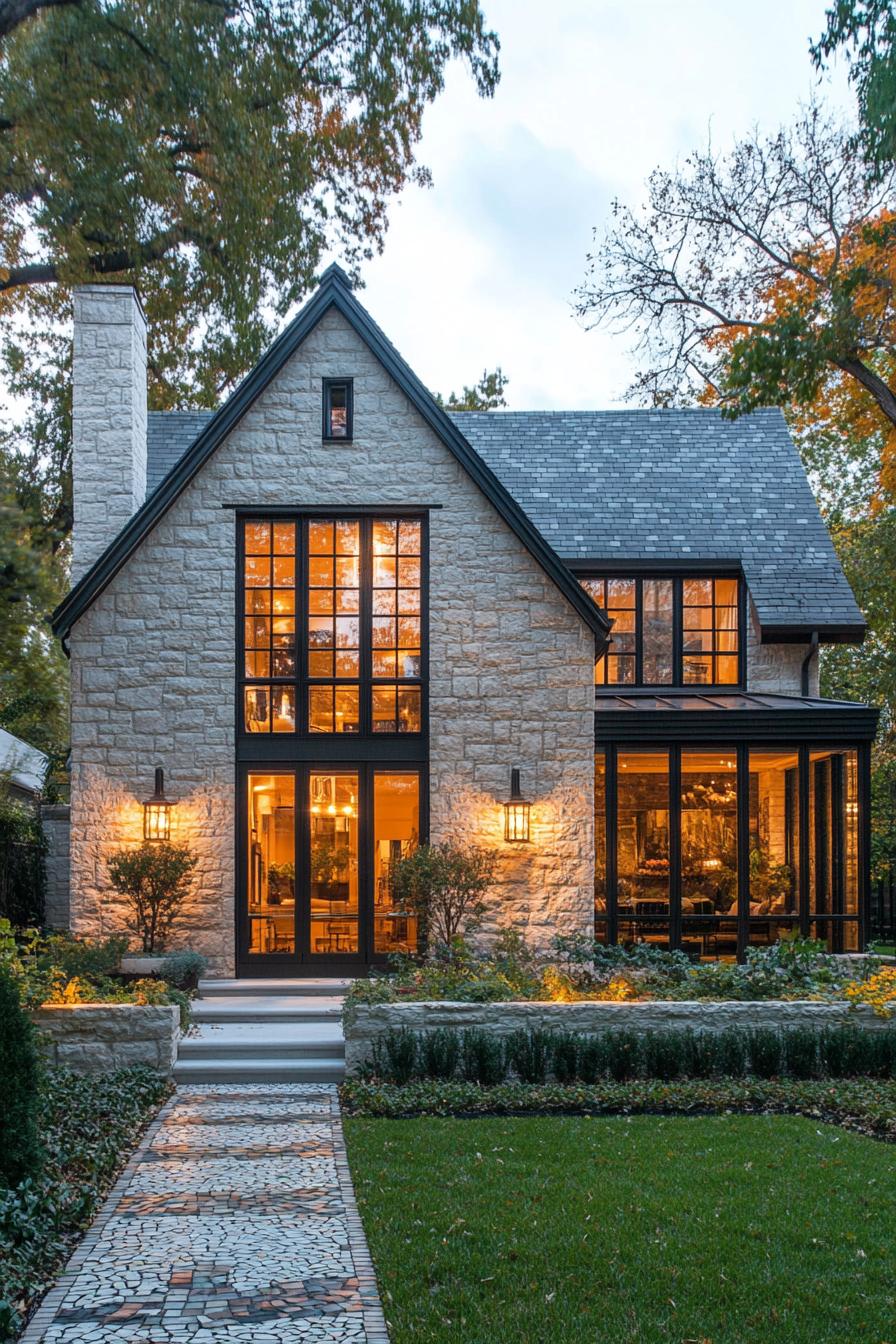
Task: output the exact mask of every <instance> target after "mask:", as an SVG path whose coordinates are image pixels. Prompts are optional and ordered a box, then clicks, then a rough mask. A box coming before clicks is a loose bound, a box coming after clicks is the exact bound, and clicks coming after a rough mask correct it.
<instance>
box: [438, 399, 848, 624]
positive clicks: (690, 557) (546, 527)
mask: <svg viewBox="0 0 896 1344" xmlns="http://www.w3.org/2000/svg"><path fill="white" fill-rule="evenodd" d="M454 419H455V423H456V424H457V425H458V426H459V427H460V428H461V429H462V430H463V433H464V436H465V438H466V439H468V440H469V442H470V444H471V445H472V446H473V447H474V448H475V449H476V451H477V452H478V453H479V455H480V457H482V458H484V459H485V461H486V462H487V463H488V464H489V466H490V467H491V469H492V471H493V472H494V473H495V474H496V475H497V476H498V477H500V479H501V480H502V481H503V483H504V485H505V486H506V487H507V489H508V490H509V491H510V493H511V494H512V495H513V497H514V499H515V500H516V501H517V503H519V504H520V505H521V507H522V508H523V509H525V511H526V513H527V514H528V516H529V517H530V518H531V519H532V522H533V523H534V524H535V526H536V527H537V528H538V529H539V531H540V532H541V534H542V535H543V536H544V537H545V538H546V539H547V541H548V542H550V544H551V545H552V546H553V547H554V549H555V550H556V551H557V553H558V555H560V556H562V558H563V559H564V560H565V561H567V562H583V561H591V562H595V563H596V565H598V566H599V565H600V564H611V565H615V566H618V565H624V564H627V563H632V562H640V563H641V566H642V567H644V566H646V565H647V563H648V562H652V563H655V564H656V566H657V568H661V566H662V562H664V561H667V562H672V563H673V564H677V565H683V564H685V563H686V562H689V561H690V562H693V561H695V560H697V561H702V562H707V561H713V560H721V561H727V562H729V563H734V564H738V565H740V566H741V568H742V570H743V574H744V578H745V579H746V581H747V585H748V587H749V589H750V595H751V597H752V599H753V602H754V604H755V607H756V614H757V616H758V618H759V622H760V624H761V626H762V630H763V636H764V638H765V639H766V640H773V639H775V638H776V637H777V638H787V637H788V636H790V637H793V636H795V635H797V633H798V632H803V633H804V634H805V633H806V632H808V631H811V630H818V631H819V634H820V635H821V637H822V638H823V639H828V640H837V639H846V640H860V639H861V638H862V635H863V633H864V629H865V621H864V618H863V616H862V613H861V611H860V610H859V608H858V605H857V604H856V600H855V597H854V596H853V593H852V589H851V588H850V586H849V584H848V582H847V580H846V576H845V575H844V573H843V570H842V568H841V566H840V561H839V560H838V558H837V554H836V552H835V550H834V547H833V543H832V542H831V538H830V534H829V532H828V529H827V527H826V526H825V524H824V521H823V519H822V517H821V514H820V513H819V511H818V505H817V503H816V502H815V497H814V495H813V494H812V490H811V488H810V486H809V482H808V479H807V477H806V472H805V470H804V468H803V464H802V462H801V461H800V456H799V453H798V452H797V450H796V447H795V445H794V443H793V440H792V439H791V437H790V434H789V432H788V430H787V426H786V424H785V422H784V417H783V415H782V414H781V412H780V411H779V410H775V409H770V410H763V411H756V412H754V414H752V415H745V416H742V417H741V418H740V419H738V420H725V419H723V418H722V416H721V414H720V413H719V412H718V411H716V410H709V409H698V408H694V409H690V408H689V409H683V410H620V411H586V412H565V411H563V412H543V411H522V412H517V411H489V412H465V413H461V414H458V415H457V416H455V417H454Z"/></svg>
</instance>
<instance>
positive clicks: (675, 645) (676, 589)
mask: <svg viewBox="0 0 896 1344" xmlns="http://www.w3.org/2000/svg"><path fill="white" fill-rule="evenodd" d="M683 591H684V589H683V583H682V579H681V577H680V576H676V577H674V578H673V580H672V684H673V686H683V685H684V637H683V634H682V627H683V615H682V593H683Z"/></svg>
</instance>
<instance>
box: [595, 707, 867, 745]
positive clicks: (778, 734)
mask: <svg viewBox="0 0 896 1344" xmlns="http://www.w3.org/2000/svg"><path fill="white" fill-rule="evenodd" d="M877 719H878V711H877V710H876V709H870V708H869V707H867V706H862V707H861V708H857V709H849V710H843V709H821V710H812V709H796V710H787V709H766V710H749V709H742V710H740V709H739V710H729V709H720V710H718V711H716V710H711V709H707V710H690V711H689V710H680V709H674V710H663V709H656V710H641V711H640V712H639V711H638V710H635V709H632V710H617V711H615V712H607V711H606V710H603V711H601V710H597V711H596V713H595V715H594V738H595V742H596V744H598V745H601V746H603V745H605V744H607V743H611V742H616V743H623V742H657V743H663V744H666V743H680V744H681V745H682V746H698V745H699V744H700V743H701V742H729V743H731V745H732V746H733V745H735V744H736V743H738V742H746V741H748V742H751V743H755V744H763V745H764V744H768V743H776V742H777V743H782V744H784V743H787V742H793V743H796V742H809V743H811V744H812V745H813V746H815V745H817V744H822V743H827V742H830V743H837V744H838V745H841V746H842V745H844V744H846V745H850V744H851V745H854V746H857V745H858V744H860V743H864V742H871V741H873V739H874V735H875V733H876V731H877Z"/></svg>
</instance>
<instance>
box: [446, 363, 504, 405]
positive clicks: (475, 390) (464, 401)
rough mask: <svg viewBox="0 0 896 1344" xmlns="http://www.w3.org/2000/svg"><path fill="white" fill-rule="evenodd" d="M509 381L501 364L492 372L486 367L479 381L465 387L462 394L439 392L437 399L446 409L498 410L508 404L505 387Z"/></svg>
mask: <svg viewBox="0 0 896 1344" xmlns="http://www.w3.org/2000/svg"><path fill="white" fill-rule="evenodd" d="M509 382H510V379H509V378H508V377H506V376H505V374H504V373H503V371H502V370H501V366H500V365H499V366H498V368H496V369H494V370H493V371H492V372H491V373H489V371H488V369H484V370H483V373H482V377H481V378H480V379H479V382H478V383H476V384H475V386H473V387H465V388H464V389H463V391H462V392H461V394H460V396H458V394H457V393H456V392H452V393H451V395H450V396H449V397H443V396H442V394H441V393H440V392H437V393H436V401H437V402H438V403H439V405H440V406H443V407H444V408H445V410H446V411H497V410H500V409H501V407H502V406H506V405H507V399H506V397H505V396H504V389H505V387H506V386H507V384H508V383H509Z"/></svg>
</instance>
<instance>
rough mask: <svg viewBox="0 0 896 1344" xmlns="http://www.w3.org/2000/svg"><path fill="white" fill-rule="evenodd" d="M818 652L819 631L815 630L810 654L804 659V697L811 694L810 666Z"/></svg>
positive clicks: (802, 675)
mask: <svg viewBox="0 0 896 1344" xmlns="http://www.w3.org/2000/svg"><path fill="white" fill-rule="evenodd" d="M817 652H818V631H817V630H813V631H812V635H811V638H810V640H809V652H808V653H807V654H806V656H805V658H804V659H803V666H802V671H801V673H800V693H801V695H803V696H808V694H809V664H810V663H811V662H812V658H813V657H814V655H815V654H816V653H817Z"/></svg>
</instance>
